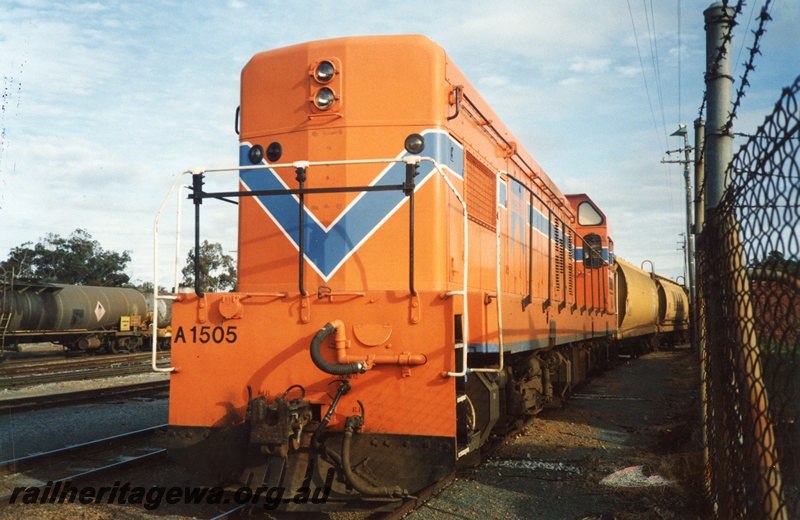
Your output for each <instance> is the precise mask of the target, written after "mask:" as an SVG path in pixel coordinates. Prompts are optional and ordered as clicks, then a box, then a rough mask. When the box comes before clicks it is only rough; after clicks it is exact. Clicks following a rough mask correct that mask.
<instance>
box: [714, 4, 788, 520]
mask: <svg viewBox="0 0 800 520" xmlns="http://www.w3.org/2000/svg"><path fill="white" fill-rule="evenodd" d="M703 15H704V16H705V22H706V92H707V96H708V97H707V101H708V109H707V110H708V112H707V114H708V123H707V125H706V128H705V143H706V151H705V174H706V177H705V185H706V189H705V207H706V215H705V216H706V225H705V230H704V232H703V235H704V237H703V238H704V240H703V243H704V247H705V248H706V250H705V251H704V255H703V256H704V258H705V262H706V265H705V269H704V270H705V273H706V275H707V280H706V282H707V284H708V285H707V290H706V291H704V297H705V299H706V302H707V307H706V312H705V313H704V318H705V323H706V331H707V346H708V349H709V358H710V360H711V363H710V365H711V367H710V368H711V388H712V390H713V399H714V401H715V402H714V403H712V404H713V412H712V413H713V415H714V432H713V433H712V436H713V437H714V439H713V448H711V449H713V452H714V453H713V455H712V457H713V460H714V461H715V462H714V463H715V464H717V465H718V467H717V468H716V471H713V472H712V473H713V475H714V476H715V477H716V479H717V482H716V483H715V484H716V485H715V486H714V488H715V491H716V495H717V498H718V499H719V501H720V503H719V504H718V506H719V510H718V513H719V514H721V515H722V516H723V517H726V516H729V515H735V514H739V515H741V514H743V513H744V514H748V515H749V514H758V513H757V512H755V511H748V512H746V513H745V512H744V511H741V510H740V511H737V510H736V506H734V505H733V503H732V501H733V500H735V498H734V496H732V495H740V494H741V493H742V492H744V493H745V494H746V493H747V491H750V492H752V493H754V494H756V495H757V497H758V499H759V504H760V506H761V508H762V509H761V512H762V513H763V514H764V515H765V516H766V517H767V518H770V519H785V518H787V512H786V508H785V503H784V500H783V493H782V484H781V474H780V469H779V466H778V457H777V453H776V451H775V435H774V430H773V426H772V422H771V420H770V416H769V407H768V398H767V392H766V388H765V387H764V384H763V380H762V377H761V363H760V360H759V356H758V354H759V346H758V343H757V340H756V335H755V328H754V312H753V305H752V302H751V300H750V279H749V276H748V273H747V269H746V265H745V260H744V255H743V248H742V238H741V228H740V226H739V223H738V222H737V220H736V213H735V209H734V207H733V203H732V201H733V198H732V197H728V198H727V199H726V200H725V203H724V202H723V195H725V194H726V189H727V188H728V186H729V185H730V182H731V176H732V175H733V169H732V168H731V167H730V166H729V165H730V163H731V160H732V158H733V135H732V129H731V125H730V121H729V119H730V107H731V99H732V93H733V77H732V70H731V69H732V59H731V29H732V26H733V25H734V20H733V18H734V10H733V9H732V8H730V7H727V6H724V5H722V4H720V3H716V4H713V5H711V6H710V7H709V8H708V9H706V10H705V11H704V12H703ZM712 263H713V264H714V265H711V264H712ZM726 365H728V366H730V367H731V368H732V369H733V371H734V372H735V382H736V387H737V388H736V389H735V392H734V395H731V396H725V395H724V385H725V384H726V383H725V381H726V379H725V377H726V374H725V370H724V368H725V366H726ZM727 377H728V378H730V374H728V375H727ZM737 403H738V405H739V410H740V412H739V413H741V416H742V417H741V418H740V419H739V420H741V424H742V427H743V431H738V429H734V430H732V429H733V428H735V427H736V423H737V422H738V421H737V420H736V418H735V417H734V416H735V415H737V413H736V411H735V410H736V406H735V405H736V404H737ZM725 404H727V406H728V407H730V408H731V409H730V412H729V410H728V409H727V407H725V406H724V405H725ZM740 436H741V438H743V441H744V446H745V449H746V453H745V454H744V457H743V463H744V464H745V466H746V467H745V468H742V469H743V470H745V471H744V472H745V473H746V475H739V477H740V478H743V479H744V482H742V483H741V485H743V486H744V489H739V490H738V493H735V492H733V489H732V485H733V483H732V482H731V481H730V478H731V477H732V476H733V475H732V474H731V472H732V470H733V468H731V467H729V465H728V463H727V461H726V460H724V459H725V457H727V456H729V455H731V454H732V451H733V450H734V449H735V446H737V445H738V442H737V441H738V440H739V438H740ZM720 448H721V451H720ZM748 470H749V471H748ZM750 475H752V476H754V478H752V480H751V479H750V478H748V477H749V476H750ZM748 480H750V481H751V482H753V483H754V485H755V489H752V490H747V489H746V487H747V486H746V484H745V483H746V482H747V481H748Z"/></svg>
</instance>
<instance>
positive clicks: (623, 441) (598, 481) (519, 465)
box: [406, 348, 707, 520]
mask: <svg viewBox="0 0 800 520" xmlns="http://www.w3.org/2000/svg"><path fill="white" fill-rule="evenodd" d="M698 389H699V369H698V361H697V354H695V353H694V352H692V351H690V350H688V349H686V348H683V349H678V350H675V351H664V352H654V353H651V354H648V355H646V356H643V357H641V358H639V359H633V360H631V361H629V362H624V361H623V364H621V365H620V366H617V367H615V368H614V369H612V370H610V371H608V372H606V373H605V374H603V375H601V376H599V377H596V378H594V379H592V380H591V381H589V382H588V383H587V384H586V385H584V386H583V387H580V388H579V389H578V390H577V391H576V392H575V394H574V395H573V396H572V398H571V399H570V400H569V401H568V402H567V404H566V406H565V407H564V408H561V409H559V410H551V411H545V412H543V413H542V414H540V415H539V416H538V417H536V418H535V419H534V420H533V421H531V422H530V423H529V424H528V425H527V426H526V427H525V428H524V430H523V431H522V432H521V433H520V434H518V435H517V436H516V437H514V438H512V439H509V440H506V441H504V442H503V443H502V444H501V445H500V446H498V447H497V448H495V449H494V450H493V451H492V452H491V453H490V454H489V456H488V460H487V462H486V463H484V464H483V465H482V466H481V467H480V468H478V469H476V470H463V471H461V472H460V474H459V477H458V479H457V480H456V481H455V482H454V483H453V484H451V485H450V486H449V487H447V488H446V489H445V490H443V491H442V492H441V493H440V494H439V495H437V496H436V497H434V498H433V499H431V500H430V501H428V502H427V503H426V504H425V505H424V506H422V507H421V508H419V509H418V510H417V511H415V512H414V513H412V514H411V515H409V516H407V517H406V518H410V519H413V520H423V519H433V518H497V519H516V518H542V519H581V520H627V519H634V518H635V519H660V520H663V519H678V518H680V519H686V518H697V519H702V518H707V515H705V514H704V513H703V512H702V511H701V509H702V508H703V502H702V497H701V492H702V489H703V485H702V448H701V447H700V428H699V419H698V418H699V406H700V405H699V391H698Z"/></svg>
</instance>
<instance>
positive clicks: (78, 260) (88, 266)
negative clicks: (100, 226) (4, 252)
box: [0, 229, 131, 287]
mask: <svg viewBox="0 0 800 520" xmlns="http://www.w3.org/2000/svg"><path fill="white" fill-rule="evenodd" d="M130 261H131V255H130V251H123V252H122V253H117V252H114V251H105V250H104V249H103V248H102V247H101V246H100V243H99V242H97V241H96V240H92V235H90V234H89V233H88V232H87V231H86V230H84V229H76V230H75V231H73V232H72V234H70V236H69V237H68V238H63V237H61V236H59V235H56V234H54V233H48V234H47V235H46V236H45V237H44V238H41V239H39V242H38V243H37V244H35V245H34V244H33V242H25V243H23V244H21V245H19V246H17V247H15V248H13V249H11V252H10V253H9V255H8V259H6V260H5V261H4V262H2V263H0V272H3V271H5V272H10V271H11V270H12V269H13V270H14V273H15V275H16V276H17V277H19V278H31V279H35V280H38V281H41V282H45V283H66V284H75V285H99V286H105V287H120V286H122V285H125V284H127V283H128V282H129V280H130V277H129V276H128V275H127V274H125V273H124V272H123V271H124V270H125V269H126V267H127V266H128V262H130Z"/></svg>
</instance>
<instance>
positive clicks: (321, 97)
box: [311, 60, 339, 110]
mask: <svg viewBox="0 0 800 520" xmlns="http://www.w3.org/2000/svg"><path fill="white" fill-rule="evenodd" d="M338 73H339V71H338V68H337V66H336V64H335V63H334V62H333V61H332V60H322V61H320V62H319V63H317V64H316V65H315V66H314V67H313V70H312V71H311V76H312V77H313V78H314V81H316V82H317V83H318V84H320V85H323V86H322V87H321V88H318V89H316V91H315V92H314V93H313V96H312V102H313V103H314V106H316V107H317V108H318V109H320V110H328V109H329V108H331V107H332V106H333V104H334V103H335V102H336V100H338V99H339V96H338V95H337V93H336V91H335V90H334V88H333V87H334V85H333V84H332V83H333V80H334V78H336V75H337V74H338Z"/></svg>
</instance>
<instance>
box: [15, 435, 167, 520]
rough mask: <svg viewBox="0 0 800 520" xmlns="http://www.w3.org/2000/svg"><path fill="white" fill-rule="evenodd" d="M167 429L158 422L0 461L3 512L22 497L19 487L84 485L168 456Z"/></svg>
mask: <svg viewBox="0 0 800 520" xmlns="http://www.w3.org/2000/svg"><path fill="white" fill-rule="evenodd" d="M165 429H166V425H160V426H154V427H152V428H146V429H142V430H138V431H134V432H129V433H125V434H122V435H116V436H113V437H107V438H104V439H99V440H96V441H92V442H87V443H82V444H78V445H74V446H69V447H67V448H61V449H57V450H53V451H49V452H45V453H39V454H35V455H30V456H27V457H21V458H18V459H15V460H8V461H4V462H0V516H1V515H2V509H5V508H8V507H10V506H11V505H12V504H18V503H19V502H20V501H21V500H22V499H21V498H20V495H21V492H20V490H19V488H24V489H32V488H37V489H42V490H43V489H47V488H49V489H50V490H54V489H56V486H58V487H59V488H61V487H62V486H65V485H66V484H69V485H71V486H80V485H82V484H83V483H85V482H87V481H89V480H90V479H92V478H96V477H101V476H108V475H114V474H117V473H119V472H120V471H123V470H127V469H129V468H133V467H136V466H140V465H142V464H146V463H147V464H150V463H155V462H158V461H162V460H165V456H166V450H164V449H163V447H162V446H161V439H160V435H163V432H164V431H165ZM59 484H60V485H59ZM15 493H16V496H15ZM54 495H55V493H54ZM54 498H55V497H54ZM41 503H45V502H41ZM50 503H53V502H50Z"/></svg>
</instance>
